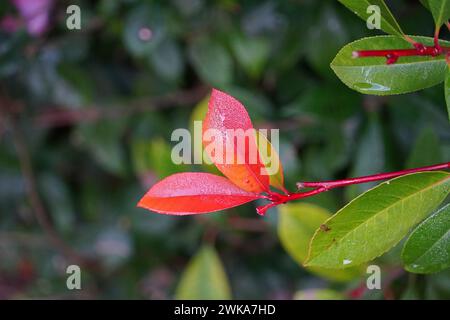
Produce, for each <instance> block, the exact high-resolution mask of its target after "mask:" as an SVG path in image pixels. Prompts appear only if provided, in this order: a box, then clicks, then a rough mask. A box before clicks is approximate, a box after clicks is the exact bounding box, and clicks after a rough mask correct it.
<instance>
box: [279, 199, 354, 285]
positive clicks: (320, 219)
mask: <svg viewBox="0 0 450 320" xmlns="http://www.w3.org/2000/svg"><path fill="white" fill-rule="evenodd" d="M279 212H280V215H279V222H278V237H279V238H280V241H281V244H282V245H283V247H284V249H285V250H286V251H287V252H288V253H289V255H290V256H291V257H292V258H293V259H294V260H295V261H296V262H297V263H298V264H300V265H303V263H304V262H305V260H306V257H307V256H308V248H309V242H310V241H311V238H312V237H313V235H314V231H316V229H317V228H319V227H320V226H321V225H323V223H324V222H325V220H327V219H328V218H330V217H331V214H330V213H329V212H328V211H327V210H325V209H323V208H321V207H319V206H317V205H314V204H309V203H295V204H293V203H292V204H291V203H289V204H286V205H284V206H281V207H280V209H279ZM306 269H307V270H308V271H310V272H312V273H315V274H317V275H319V276H321V277H324V278H327V279H330V280H333V281H348V280H351V279H353V278H355V277H357V276H358V275H360V274H361V269H360V268H348V269H326V268H321V267H308V268H306Z"/></svg>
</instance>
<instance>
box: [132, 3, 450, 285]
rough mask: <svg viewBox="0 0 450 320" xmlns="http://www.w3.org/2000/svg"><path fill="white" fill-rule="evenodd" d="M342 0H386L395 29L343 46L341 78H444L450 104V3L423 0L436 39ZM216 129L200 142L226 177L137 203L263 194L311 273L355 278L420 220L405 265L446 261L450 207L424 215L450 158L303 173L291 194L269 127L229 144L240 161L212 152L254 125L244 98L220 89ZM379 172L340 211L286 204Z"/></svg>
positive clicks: (167, 183) (186, 207)
mask: <svg viewBox="0 0 450 320" xmlns="http://www.w3.org/2000/svg"><path fill="white" fill-rule="evenodd" d="M339 1H340V2H341V3H343V4H344V5H345V6H346V7H348V8H349V9H350V10H352V11H353V12H355V13H356V14H357V15H358V16H360V17H361V18H363V19H365V20H366V19H367V18H368V17H369V15H368V13H367V12H366V9H367V7H368V6H369V5H372V4H375V5H378V6H380V8H381V15H382V19H381V29H382V30H384V31H385V32H387V33H389V34H390V35H388V36H377V37H369V38H364V39H360V40H357V41H355V42H352V43H350V44H348V45H346V46H344V47H343V48H342V49H341V50H340V51H339V52H338V54H337V55H336V57H335V59H334V60H333V61H332V63H331V68H332V69H333V70H334V72H335V73H336V75H337V76H338V77H339V79H340V80H341V81H342V82H344V83H345V84H346V85H347V86H348V87H350V88H351V89H354V90H356V91H358V92H361V93H364V94H375V95H389V94H400V93H407V92H412V91H416V90H420V89H423V88H427V87H430V86H433V85H436V84H438V83H440V82H443V81H444V80H445V96H446V101H447V104H448V109H449V111H450V107H449V106H450V98H449V97H450V93H449V92H450V89H449V88H450V87H449V80H448V79H449V78H450V76H449V74H450V73H449V64H450V43H449V42H447V41H444V40H440V39H439V34H440V29H441V27H442V26H443V25H445V26H446V27H448V28H449V29H450V24H449V22H448V20H449V18H450V1H446V0H444V1H435V0H428V1H422V3H423V4H424V5H425V6H426V7H427V8H428V9H429V10H430V11H431V13H432V15H433V17H434V20H435V33H434V37H432V38H429V37H424V36H410V35H406V34H404V33H403V31H402V29H401V28H400V26H399V25H398V23H397V22H396V20H395V18H394V16H393V15H392V13H391V12H390V10H389V8H388V7H387V6H386V4H385V3H384V1H379V0H377V1H371V0H365V1H351V0H339ZM210 129H213V130H215V132H217V135H215V138H214V139H207V138H205V134H204V135H203V145H204V148H205V151H206V150H209V151H211V150H216V151H213V152H210V153H208V155H209V156H210V158H211V160H212V162H213V163H214V164H215V166H216V167H217V169H218V170H219V171H220V172H221V173H222V174H223V176H219V175H215V174H211V173H201V172H186V173H177V174H174V175H171V176H169V177H167V178H165V179H163V180H162V181H160V182H158V183H156V184H155V185H154V186H152V187H151V188H150V190H148V192H147V193H146V194H145V195H144V196H143V197H142V199H141V200H140V201H139V203H138V206H139V207H142V208H145V209H148V210H151V211H154V212H158V213H163V214H171V215H190V214H204V213H208V212H213V211H219V210H223V209H228V208H231V207H235V206H239V205H242V204H245V203H248V202H251V201H255V200H263V201H267V202H268V203H267V204H264V205H262V206H259V207H257V208H256V211H257V213H258V214H260V215H262V216H263V215H265V214H266V212H267V210H268V209H270V208H272V207H275V206H279V205H283V207H281V209H280V211H279V212H280V215H281V220H280V224H279V230H278V234H279V237H280V240H281V242H282V244H283V246H284V247H285V249H286V251H288V252H289V253H290V254H291V255H292V256H293V258H294V259H295V260H296V261H298V262H299V263H300V264H302V265H304V266H307V267H308V268H309V270H310V271H311V272H314V273H317V274H319V275H321V276H323V277H326V278H329V279H331V280H335V281H345V280H347V279H351V278H352V277H353V276H354V275H355V274H358V273H359V272H360V269H358V268H360V267H358V266H361V265H363V264H364V263H366V262H368V261H371V260H373V259H374V258H376V257H378V256H380V255H382V254H383V253H385V252H387V251H389V250H390V249H391V248H392V247H394V246H395V245H396V244H397V243H399V242H400V241H401V240H402V239H404V238H405V236H406V235H407V234H408V233H409V232H410V231H411V230H412V229H413V228H414V227H415V226H416V225H418V224H419V226H418V227H417V228H416V229H415V230H414V231H413V232H412V234H411V236H410V237H409V238H408V240H407V241H406V244H405V245H404V248H403V252H402V259H403V261H404V264H405V269H406V270H407V271H409V272H415V273H431V272H438V271H440V270H443V269H445V268H447V267H449V265H450V238H449V237H448V235H449V230H450V224H449V221H450V210H449V206H448V205H447V206H445V207H443V208H442V209H440V210H437V211H436V213H434V214H433V215H432V216H430V217H429V218H427V216H429V215H430V213H432V212H433V211H435V210H436V209H437V208H438V207H439V205H440V204H441V203H442V202H444V201H445V199H446V198H447V196H448V194H449V193H450V174H449V173H448V172H445V171H442V170H446V169H449V168H450V162H446V163H441V164H436V165H431V166H427V167H420V168H414V169H408V170H401V171H396V172H389V173H378V174H373V175H369V176H363V177H356V178H349V179H343V180H335V181H318V182H305V181H301V182H298V183H297V185H296V187H297V190H296V191H295V192H291V191H288V189H287V188H286V187H285V185H284V175H283V166H282V164H281V161H280V159H279V157H278V155H277V153H276V150H275V148H273V147H272V146H271V144H270V142H269V141H268V140H267V138H266V137H265V136H264V135H263V134H260V133H257V132H255V133H254V134H252V135H251V136H250V137H249V139H248V143H246V144H243V145H235V146H234V148H233V149H231V151H230V150H229V149H226V152H227V153H228V154H225V155H221V157H222V158H223V157H230V158H232V159H236V158H240V159H241V160H242V159H243V161H241V162H239V161H235V162H232V163H225V164H224V163H223V162H222V161H217V159H218V157H217V154H215V153H214V152H217V150H219V149H221V146H223V145H224V144H226V143H228V142H229V141H230V140H232V139H234V137H233V136H231V135H230V132H232V130H242V131H248V130H252V129H253V125H252V122H251V119H250V117H249V115H248V113H247V111H246V109H245V107H244V106H243V105H242V104H241V103H240V102H239V101H238V100H236V99H235V98H233V97H232V96H230V95H228V94H226V93H224V92H222V91H219V90H216V89H213V91H212V94H211V97H210V99H209V103H208V112H207V114H206V117H205V119H203V133H205V132H206V131H208V130H210ZM230 130H231V131H230ZM261 142H262V144H261ZM261 146H265V148H266V149H268V150H269V151H270V152H269V153H270V154H271V155H272V161H276V162H278V163H279V166H278V168H279V169H278V170H277V171H276V172H275V173H273V172H269V170H267V167H266V166H265V164H266V163H267V159H266V156H265V153H264V152H261V150H260V148H261ZM255 148H256V150H258V152H257V155H256V161H253V162H252V161H249V158H250V155H251V150H252V149H255ZM219 159H220V157H219ZM438 170H441V171H438ZM389 179H390V180H389ZM380 180H387V181H385V182H383V183H381V184H379V185H377V186H376V187H374V188H372V189H370V190H368V191H366V192H364V193H363V194H361V195H359V196H358V197H356V198H355V199H353V200H352V201H351V202H350V203H348V204H347V205H346V206H344V207H343V208H342V209H340V210H339V211H338V212H337V213H335V214H330V213H327V212H325V211H323V210H322V209H321V208H319V207H316V206H314V205H310V204H305V203H303V204H291V203H289V202H291V201H294V200H299V199H303V198H307V197H310V196H314V195H317V194H319V193H322V192H326V191H329V190H331V189H334V188H338V187H345V186H349V185H354V184H359V183H367V182H373V181H380ZM423 220H424V222H422V221H423ZM421 222H422V223H421ZM192 268H194V267H192ZM330 269H331V270H330ZM337 269H345V270H337ZM344 271H345V272H344ZM191 272H194V271H191Z"/></svg>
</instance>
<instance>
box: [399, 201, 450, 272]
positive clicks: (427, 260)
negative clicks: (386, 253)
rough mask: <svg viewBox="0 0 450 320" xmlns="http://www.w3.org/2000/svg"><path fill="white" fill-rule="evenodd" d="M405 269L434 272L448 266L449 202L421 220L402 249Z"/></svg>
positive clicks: (449, 251) (449, 257) (449, 238)
mask: <svg viewBox="0 0 450 320" xmlns="http://www.w3.org/2000/svg"><path fill="white" fill-rule="evenodd" d="M402 259H403V263H404V264H405V269H406V270H408V271H410V272H414V273H434V272H439V271H441V270H444V269H446V268H448V267H450V204H447V205H446V206H445V207H443V208H442V209H440V210H439V211H437V212H436V213H435V214H433V215H432V216H430V217H429V218H427V219H426V220H425V221H424V222H422V223H421V224H420V225H419V226H418V227H417V228H416V229H415V230H414V231H413V232H412V234H411V236H410V237H409V238H408V240H407V241H406V243H405V246H404V247H403V251H402Z"/></svg>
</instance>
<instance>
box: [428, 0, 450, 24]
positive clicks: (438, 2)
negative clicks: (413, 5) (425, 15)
mask: <svg viewBox="0 0 450 320" xmlns="http://www.w3.org/2000/svg"><path fill="white" fill-rule="evenodd" d="M427 3H428V7H429V9H430V11H431V14H432V15H433V18H434V22H435V23H436V27H438V28H439V27H440V26H442V25H443V24H444V23H446V22H447V21H448V20H449V19H450V0H428V1H427Z"/></svg>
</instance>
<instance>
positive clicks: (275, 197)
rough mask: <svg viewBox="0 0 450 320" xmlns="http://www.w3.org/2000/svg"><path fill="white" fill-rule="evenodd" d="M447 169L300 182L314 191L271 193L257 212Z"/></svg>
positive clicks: (439, 166) (448, 165)
mask: <svg viewBox="0 0 450 320" xmlns="http://www.w3.org/2000/svg"><path fill="white" fill-rule="evenodd" d="M447 169H450V162H446V163H440V164H435V165H432V166H426V167H420V168H414V169H407V170H401V171H394V172H388V173H378V174H374V175H370V176H363V177H357V178H350V179H343V180H333V181H318V182H299V183H297V187H298V188H299V189H303V188H313V189H312V190H309V191H302V192H293V193H287V194H279V193H275V192H270V193H269V195H268V196H265V197H264V198H265V199H267V200H269V201H270V203H269V204H266V205H264V206H261V207H258V208H256V211H257V212H258V214H260V215H264V214H265V213H266V211H267V210H268V209H269V208H271V207H275V206H277V205H279V204H283V203H286V202H289V201H293V200H297V199H302V198H306V197H311V196H313V195H316V194H319V193H322V192H325V191H328V190H330V189H334V188H339V187H345V186H349V185H353V184H360V183H367V182H373V181H380V180H386V179H392V178H396V177H399V176H403V175H405V174H410V173H416V172H424V171H435V170H447Z"/></svg>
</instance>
